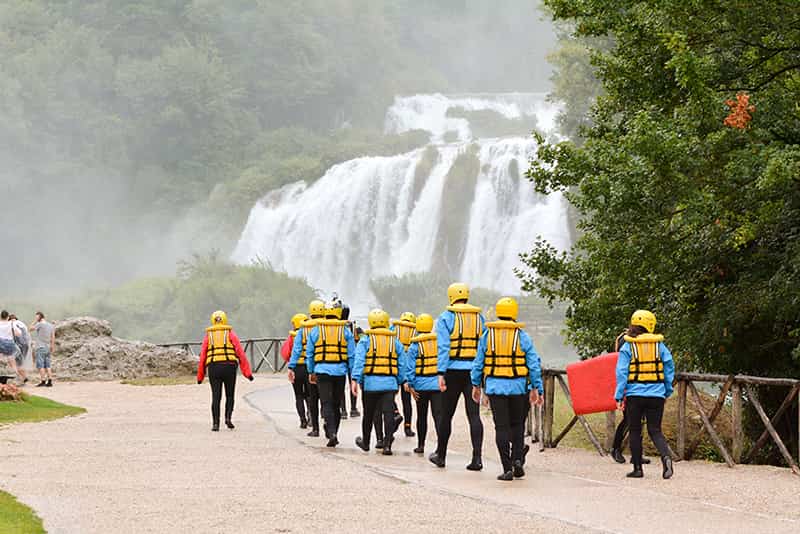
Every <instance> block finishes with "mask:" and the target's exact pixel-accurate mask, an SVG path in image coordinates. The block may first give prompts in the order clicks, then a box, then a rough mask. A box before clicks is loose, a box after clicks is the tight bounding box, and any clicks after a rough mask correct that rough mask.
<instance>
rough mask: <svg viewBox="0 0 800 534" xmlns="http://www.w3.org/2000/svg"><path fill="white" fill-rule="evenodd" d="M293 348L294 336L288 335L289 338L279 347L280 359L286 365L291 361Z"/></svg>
mask: <svg viewBox="0 0 800 534" xmlns="http://www.w3.org/2000/svg"><path fill="white" fill-rule="evenodd" d="M293 346H294V334H289V337H287V338H286V340H285V341H284V342H283V345H281V358H283V361H285V362H286V363H289V360H291V359H292V347H293Z"/></svg>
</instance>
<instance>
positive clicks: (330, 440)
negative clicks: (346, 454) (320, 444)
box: [325, 436, 339, 447]
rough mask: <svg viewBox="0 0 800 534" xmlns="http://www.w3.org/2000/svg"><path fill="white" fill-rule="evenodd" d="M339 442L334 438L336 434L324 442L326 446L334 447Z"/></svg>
mask: <svg viewBox="0 0 800 534" xmlns="http://www.w3.org/2000/svg"><path fill="white" fill-rule="evenodd" d="M338 444H339V440H338V439H336V436H333V437H332V438H329V439H328V443H326V444H325V446H326V447H335V446H337V445H338Z"/></svg>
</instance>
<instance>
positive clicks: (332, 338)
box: [314, 319, 347, 363]
mask: <svg viewBox="0 0 800 534" xmlns="http://www.w3.org/2000/svg"><path fill="white" fill-rule="evenodd" d="M316 326H317V329H318V330H319V337H318V338H317V343H316V344H315V345H314V363H341V362H346V361H347V339H346V338H345V337H344V329H345V328H346V327H347V321H339V320H337V319H320V320H318V321H317V324H316Z"/></svg>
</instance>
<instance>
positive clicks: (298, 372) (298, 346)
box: [287, 300, 325, 438]
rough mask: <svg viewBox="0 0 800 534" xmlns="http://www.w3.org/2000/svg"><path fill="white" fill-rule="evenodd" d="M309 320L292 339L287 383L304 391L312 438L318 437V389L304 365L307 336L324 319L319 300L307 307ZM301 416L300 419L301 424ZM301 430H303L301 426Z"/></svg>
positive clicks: (304, 322) (322, 305)
mask: <svg viewBox="0 0 800 534" xmlns="http://www.w3.org/2000/svg"><path fill="white" fill-rule="evenodd" d="M308 315H309V318H308V319H307V320H305V321H303V322H302V323H301V324H300V328H299V329H297V335H295V337H294V344H293V345H292V355H291V357H290V358H289V364H288V367H289V372H288V373H287V374H288V378H289V382H291V383H292V387H293V388H294V389H295V392H296V391H297V386H298V384H299V385H301V387H302V388H304V389H305V392H306V397H305V402H306V404H307V405H308V417H307V419H308V423H310V424H311V430H310V431H309V432H308V434H307V435H308V436H310V437H312V438H316V437H319V389H318V388H317V385H316V384H312V383H311V381H310V377H309V374H308V366H307V365H306V348H307V345H308V335H309V333H310V332H311V329H312V328H314V325H315V324H316V322H317V321H318V320H319V319H323V318H324V317H325V303H324V302H322V301H321V300H312V301H311V302H310V303H309V305H308ZM299 411H300V406H299V405H298V412H299ZM302 419H303V418H302V416H301V418H300V420H301V423H302ZM301 428H303V426H302V424H301Z"/></svg>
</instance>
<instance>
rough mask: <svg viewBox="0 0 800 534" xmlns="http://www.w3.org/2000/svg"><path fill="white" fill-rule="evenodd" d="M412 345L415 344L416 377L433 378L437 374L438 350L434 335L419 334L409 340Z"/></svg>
mask: <svg viewBox="0 0 800 534" xmlns="http://www.w3.org/2000/svg"><path fill="white" fill-rule="evenodd" d="M411 342H412V343H416V344H417V347H418V350H417V361H416V371H415V373H416V375H417V376H435V375H436V374H437V372H438V361H439V350H438V347H437V345H436V334H434V333H428V334H420V335H418V336H415V337H412V338H411Z"/></svg>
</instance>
